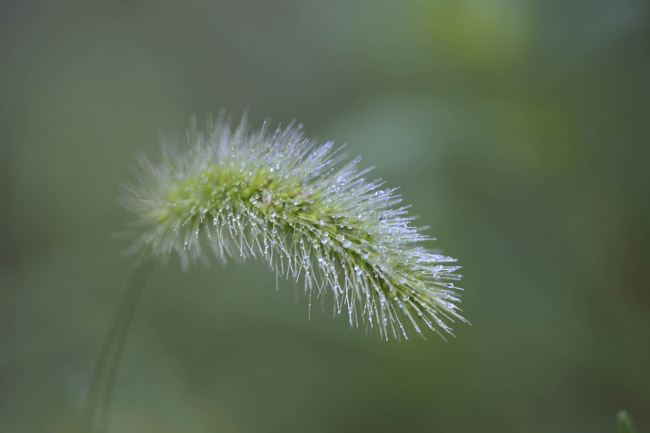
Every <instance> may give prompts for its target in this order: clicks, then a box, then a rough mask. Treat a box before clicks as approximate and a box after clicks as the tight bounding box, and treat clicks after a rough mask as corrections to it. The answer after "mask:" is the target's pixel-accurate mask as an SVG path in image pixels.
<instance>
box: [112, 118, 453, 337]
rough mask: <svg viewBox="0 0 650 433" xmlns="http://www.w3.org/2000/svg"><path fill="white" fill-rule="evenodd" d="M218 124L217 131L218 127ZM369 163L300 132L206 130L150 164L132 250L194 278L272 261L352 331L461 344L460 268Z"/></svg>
mask: <svg viewBox="0 0 650 433" xmlns="http://www.w3.org/2000/svg"><path fill="white" fill-rule="evenodd" d="M209 123H211V122H209ZM359 161H360V160H359V159H354V160H352V161H349V162H347V163H346V162H345V161H344V158H343V157H342V156H341V155H340V147H339V148H337V147H335V146H334V144H333V143H331V142H328V143H324V144H317V143H316V142H314V141H312V140H310V139H309V138H306V137H305V135H304V133H303V131H302V126H301V125H297V126H295V125H294V124H290V125H289V126H287V127H285V128H280V127H278V128H277V129H275V130H270V129H269V128H268V122H265V123H264V124H263V125H262V127H261V128H260V129H258V130H251V129H249V128H248V126H247V122H246V118H245V117H244V118H243V119H242V121H241V123H240V124H239V126H238V127H237V128H235V129H232V128H231V127H230V124H229V122H226V121H224V120H223V119H220V120H218V121H217V122H216V123H215V124H209V126H208V128H207V133H203V132H201V131H199V130H198V128H197V127H196V122H193V123H192V127H191V128H190V130H189V131H188V133H187V135H186V137H185V139H184V140H183V141H182V142H181V143H172V144H169V143H165V144H164V145H163V150H162V155H160V156H158V157H157V158H155V159H147V158H142V159H141V160H140V164H139V170H138V175H137V182H136V183H134V184H132V185H129V186H127V187H126V188H125V194H124V200H123V202H124V204H125V206H126V207H127V209H128V210H130V211H131V212H132V213H133V214H134V215H135V217H136V221H135V227H136V229H137V230H138V235H137V239H136V241H135V243H134V245H133V247H132V249H131V250H132V251H144V252H146V253H150V254H153V255H154V256H157V257H160V258H161V259H163V260H166V259H167V258H168V257H169V256H170V255H172V254H176V255H178V256H179V257H180V260H181V263H182V265H183V267H184V268H187V267H188V266H189V265H190V264H191V263H194V262H196V261H208V257H209V256H210V255H213V256H216V257H217V258H219V259H221V260H223V261H226V259H227V258H234V259H238V260H239V259H241V260H244V259H248V258H259V259H262V260H264V261H265V262H266V263H267V264H268V265H269V267H270V268H271V269H273V270H274V271H275V272H277V273H278V274H280V275H283V276H285V277H287V278H291V279H293V280H295V281H299V282H301V284H303V285H304V290H305V292H306V293H307V294H308V297H309V300H310V306H311V301H312V299H313V298H321V297H324V296H326V295H329V296H331V298H332V299H333V309H334V312H335V313H336V314H345V315H347V316H348V319H349V321H350V324H351V325H352V326H355V327H356V326H359V325H360V324H365V325H366V326H367V327H369V328H373V329H374V328H376V329H378V331H379V334H380V335H381V336H382V337H384V338H386V339H388V338H389V336H393V337H395V338H398V339H399V338H402V337H404V338H407V327H411V328H412V329H414V330H415V331H416V332H417V333H418V334H421V335H422V333H423V331H424V328H429V329H431V330H433V331H434V332H436V333H438V334H440V335H444V334H451V326H450V325H451V323H453V322H454V321H455V320H461V321H465V319H464V318H463V317H462V316H461V315H460V314H459V311H460V309H459V308H458V306H457V305H458V303H459V302H460V299H459V295H458V291H459V290H462V289H460V288H458V287H456V286H455V285H454V282H455V281H457V280H459V279H460V275H458V274H456V271H457V270H458V269H459V266H456V265H454V264H453V263H454V262H455V261H456V260H455V259H452V258H450V257H447V256H444V255H441V254H439V253H436V252H433V251H430V250H427V249H425V248H424V247H422V246H421V245H422V243H423V242H425V241H430V240H431V238H428V237H426V236H425V235H423V234H422V233H421V230H419V229H417V228H414V227H412V226H411V221H412V220H413V218H412V217H409V216H408V214H407V207H405V206H401V207H400V206H399V204H400V202H401V200H400V198H399V196H397V195H395V191H396V189H388V188H384V186H383V182H381V181H379V180H375V181H368V180H367V179H365V178H364V176H365V175H366V174H367V173H368V171H369V169H367V170H359V169H358V168H357V165H358V164H359Z"/></svg>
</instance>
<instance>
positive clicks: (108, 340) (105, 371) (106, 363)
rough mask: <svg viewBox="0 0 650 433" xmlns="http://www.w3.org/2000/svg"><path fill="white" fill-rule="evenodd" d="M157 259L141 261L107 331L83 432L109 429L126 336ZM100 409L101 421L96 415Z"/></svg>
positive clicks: (87, 403)
mask: <svg viewBox="0 0 650 433" xmlns="http://www.w3.org/2000/svg"><path fill="white" fill-rule="evenodd" d="M152 267H153V262H152V261H151V260H145V261H143V262H141V263H139V264H138V265H137V267H136V268H135V270H134V271H133V274H132V276H131V279H130V281H129V285H128V286H127V290H126V293H125V295H124V298H123V299H122V301H121V303H120V305H119V307H118V310H117V314H116V315H115V319H114V320H113V323H112V325H111V328H110V330H109V331H108V333H107V334H106V337H105V339H104V342H103V343H102V348H101V351H100V354H99V358H98V360H97V364H96V365H95V371H94V372H93V377H92V380H91V384H90V390H89V392H88V400H87V402H86V408H85V411H84V420H83V430H82V431H83V432H84V433H91V432H94V431H99V432H106V431H107V429H108V419H109V415H110V405H111V399H112V395H113V390H114V387H115V380H116V377H117V372H118V368H119V364H120V359H121V358H122V352H123V350H124V345H125V342H126V337H127V334H128V331H129V328H130V326H131V322H132V320H133V315H134V314H135V310H136V308H137V306H138V301H139V300H140V298H141V296H142V292H143V290H144V287H145V286H146V284H147V281H148V279H149V275H150V274H151V269H152ZM98 412H99V421H98V422H96V416H97V414H98Z"/></svg>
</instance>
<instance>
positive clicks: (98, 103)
mask: <svg viewBox="0 0 650 433" xmlns="http://www.w3.org/2000/svg"><path fill="white" fill-rule="evenodd" d="M649 49H650V8H649V5H648V3H646V2H642V1H636V0H619V1H613V0H612V1H604V0H596V1H586V0H583V1H548V0H539V1H532V0H530V1H525V0H524V1H516V0H444V1H443V0H441V1H433V0H430V1H425V0H422V1H387V0H376V1H370V0H366V1H350V0H336V1H330V0H320V1H316V0H303V1H264V2H261V1H258V2H252V1H235V0H229V1H201V0H192V1H176V2H173V1H169V0H167V1H131V2H129V1H102V2H81V1H78V2H68V1H57V2H44V1H42V2H41V1H9V2H6V1H5V2H3V3H2V6H0V101H1V102H0V161H1V163H0V194H1V197H2V202H1V203H2V204H1V205H0V206H1V209H2V212H0V431H2V432H41V431H43V432H66V433H67V432H75V431H78V428H79V423H80V416H81V412H82V408H83V404H84V399H85V396H86V392H87V387H88V384H89V380H90V375H91V372H92V368H93V365H94V363H95V360H96V358H97V355H98V351H99V346H100V342H101V340H102V338H103V336H104V334H105V332H106V331H107V329H108V326H109V323H110V321H111V319H112V317H113V314H114V312H115V307H116V305H117V303H118V300H119V299H120V296H121V294H122V293H123V291H124V287H125V284H126V281H127V279H128V274H129V273H130V270H131V268H132V264H131V260H129V259H124V258H122V257H121V256H120V253H121V252H122V251H123V250H124V249H125V248H126V247H127V246H128V245H129V239H125V238H121V237H116V236H114V234H115V233H116V232H118V231H119V230H120V229H122V228H123V227H124V225H125V224H126V223H127V222H128V221H129V220H130V217H129V215H127V214H126V212H125V211H124V210H122V209H121V208H120V207H119V206H118V205H117V202H116V199H117V197H118V195H119V187H120V184H121V183H122V182H123V181H125V180H128V179H130V177H129V176H130V174H129V167H130V166H132V164H133V160H134V157H135V155H137V154H138V153H139V152H140V151H143V150H147V149H156V148H157V146H158V144H157V142H158V137H159V134H160V133H182V132H183V131H184V129H185V128H186V126H187V124H188V122H189V118H190V116H191V115H192V114H197V115H198V116H199V118H202V117H203V116H204V115H205V113H207V112H208V111H212V112H216V111H218V110H219V109H220V108H222V107H225V108H227V109H228V110H229V111H230V112H231V113H233V114H234V115H239V113H241V112H242V110H244V109H249V112H250V117H251V120H252V123H253V124H257V123H259V122H261V121H262V120H263V119H264V118H265V117H270V118H271V119H272V120H273V121H274V122H282V123H284V124H286V123H287V122H289V121H290V120H292V119H294V118H295V119H298V120H299V121H300V122H302V123H303V124H304V125H305V129H306V131H307V133H308V134H309V135H311V136H314V137H317V138H319V139H321V140H330V139H332V140H336V141H337V142H338V143H344V142H347V143H348V148H347V149H348V150H347V152H348V154H349V155H351V156H356V155H362V156H363V158H364V164H365V165H366V166H367V165H376V166H377V167H378V168H377V169H376V170H375V172H374V173H375V175H376V176H377V177H382V178H384V179H386V180H388V182H389V184H390V185H394V186H397V185H399V186H401V187H402V189H401V191H402V194H403V197H404V199H405V201H406V202H407V203H412V204H413V205H414V207H413V212H414V213H416V214H418V215H420V216H421V218H420V220H419V221H418V222H419V223H420V224H422V225H430V226H431V227H432V228H431V230H430V233H431V234H432V235H433V236H436V237H437V238H438V239H439V241H438V242H437V243H436V244H435V245H433V246H434V247H437V248H441V249H443V250H444V251H445V252H446V253H448V254H450V255H452V256H455V257H458V258H459V259H460V263H461V264H462V265H463V267H464V269H463V272H462V273H463V274H464V276H465V277H464V280H463V284H462V286H463V287H465V289H466V291H465V294H464V302H463V309H464V312H465V314H466V315H467V317H468V318H469V319H470V320H471V322H472V325H471V326H461V325H459V326H458V327H457V328H456V331H457V338H456V339H452V340H450V341H449V342H447V343H445V342H444V341H442V340H441V339H439V338H438V337H436V336H435V335H431V336H430V338H428V339H427V340H426V341H424V340H422V339H420V338H414V339H412V340H409V341H408V342H402V343H397V342H389V343H386V342H382V341H380V340H379V338H378V337H377V336H376V335H370V336H367V335H365V333H364V331H363V330H359V329H356V330H350V329H349V327H348V324H347V321H346V320H345V319H342V318H336V319H332V318H331V317H330V316H331V313H330V310H329V309H326V310H325V311H324V312H322V313H321V312H320V311H318V310H317V311H315V312H313V313H312V319H311V320H307V302H306V300H305V299H304V298H303V297H302V296H300V295H297V293H298V292H299V289H296V288H295V287H294V284H293V283H292V282H288V281H281V282H280V291H279V292H276V290H275V278H274V277H273V275H272V274H271V273H270V272H268V271H267V270H266V268H265V266H264V265H263V264H260V263H247V264H245V265H239V264H235V265H230V266H228V267H223V266H220V265H219V264H216V263H215V264H214V265H213V266H211V267H208V268H206V267H200V266H199V267H196V268H194V269H192V270H191V271H190V272H187V273H183V272H182V271H181V270H180V267H179V264H178V262H177V261H173V262H172V263H171V264H170V265H168V266H166V267H163V266H158V267H157V268H156V269H155V271H154V275H153V277H152V280H151V282H150V284H149V286H148V287H147V289H146V292H145V294H144V298H143V302H142V304H141V305H140V308H139V310H138V312H137V315H136V319H135V321H134V323H133V327H132V329H131V334H130V335H129V340H128V343H127V347H126V351H125V356H124V359H123V364H122V366H121V370H120V375H119V379H118V382H117V390H116V394H115V404H114V412H113V418H112V421H111V430H112V431H114V432H149V431H151V432H154V431H155V432H162V433H164V432H197V433H200V432H219V433H220V432H235V433H248V432H260V433H262V432H301V433H311V432H314V433H316V432H323V433H325V432H364V431H371V432H423V431H437V432H591V433H593V432H595V433H598V432H603V433H604V432H612V431H614V426H615V413H616V411H617V410H618V409H620V408H626V409H628V410H629V411H630V413H631V414H632V416H633V418H635V421H636V424H637V426H638V427H639V428H640V431H650V315H649V314H648V313H649V312H650V276H649V275H650V272H649V270H650V260H649V258H648V257H649V254H648V246H649V245H650V235H649V230H648V222H649V221H650V194H649V190H650V169H649V166H650V147H649V146H648V145H649V143H648V138H649V137H650V133H649V125H650V109H649V104H648V101H649V97H650V55H649V54H650V50H649ZM296 304H297V305H296Z"/></svg>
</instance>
